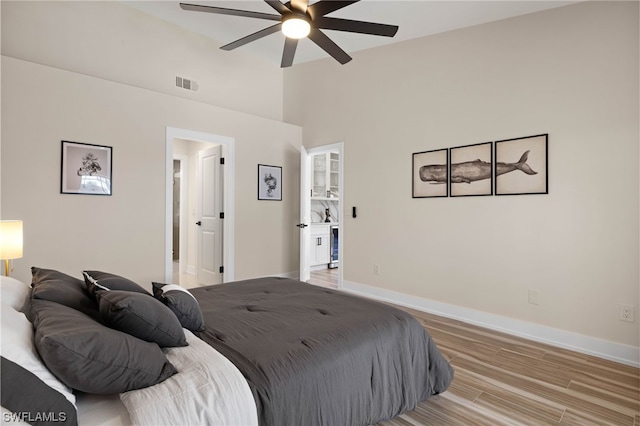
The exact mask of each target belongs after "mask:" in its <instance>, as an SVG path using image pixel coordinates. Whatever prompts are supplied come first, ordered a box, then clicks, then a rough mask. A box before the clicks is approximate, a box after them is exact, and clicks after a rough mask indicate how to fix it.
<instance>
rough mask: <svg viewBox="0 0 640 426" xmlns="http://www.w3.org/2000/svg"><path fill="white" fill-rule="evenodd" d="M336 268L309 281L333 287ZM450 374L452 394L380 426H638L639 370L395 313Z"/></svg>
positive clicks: (460, 324) (481, 330) (435, 319)
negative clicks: (412, 321)
mask: <svg viewBox="0 0 640 426" xmlns="http://www.w3.org/2000/svg"><path fill="white" fill-rule="evenodd" d="M336 273H337V270H323V271H316V272H313V273H312V276H311V280H310V281H309V283H311V284H315V285H321V286H325V287H334V288H335V287H336V286H337V278H336ZM398 308H400V309H403V310H405V311H407V312H409V313H410V314H412V315H413V316H414V317H416V318H417V319H418V321H420V323H421V324H422V325H424V327H425V329H426V330H427V331H428V332H429V334H431V336H432V337H433V339H434V340H435V341H436V343H437V344H438V347H439V348H440V350H441V352H442V353H443V355H444V356H445V357H446V358H447V360H449V362H450V363H451V365H452V366H453V368H454V370H455V378H454V380H453V383H452V384H451V387H450V388H449V390H448V391H447V392H445V393H443V394H441V395H436V396H434V397H432V398H430V399H428V400H427V401H424V402H421V403H420V404H419V405H418V407H417V408H416V409H415V410H413V411H411V412H408V413H405V414H403V415H401V416H398V417H396V418H395V419H392V420H389V421H386V422H382V423H379V425H380V426H401V425H402V426H405V425H406V426H410V425H411V426H421V425H438V426H441V425H442V426H445V425H452V426H460V425H487V426H498V425H575V426H578V425H580V426H588V425H616V426H618V425H620V426H622V425H628V426H640V369H638V368H633V367H629V366H626V365H622V364H617V363H615V362H611V361H607V360H603V359H599V358H595V357H592V356H589V355H584V354H580V353H577V352H572V351H568V350H565V349H561V348H557V347H553V346H549V345H545V344H541V343H536V342H532V341H530V340H526V339H522V338H519V337H514V336H511V335H508V334H503V333H499V332H496V331H492V330H488V329H484V328H481V327H477V326H474V325H470V324H466V323H463V322H460V321H455V320H451V319H447V318H443V317H439V316H436V315H431V314H427V313H425V312H420V311H416V310H412V309H408V308H403V307H399V306H398Z"/></svg>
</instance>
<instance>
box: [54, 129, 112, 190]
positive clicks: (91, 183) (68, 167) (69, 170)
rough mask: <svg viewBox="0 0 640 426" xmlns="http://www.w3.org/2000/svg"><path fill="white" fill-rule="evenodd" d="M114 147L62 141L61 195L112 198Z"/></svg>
mask: <svg viewBox="0 0 640 426" xmlns="http://www.w3.org/2000/svg"><path fill="white" fill-rule="evenodd" d="M112 157H113V147H110V146H104V145H92V144H88V143H81V142H71V141H62V150H61V158H60V193H62V194H81V195H112V193H113V191H112V183H113V182H112V172H113V162H112Z"/></svg>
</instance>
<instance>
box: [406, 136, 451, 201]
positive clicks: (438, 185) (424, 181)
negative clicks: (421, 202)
mask: <svg viewBox="0 0 640 426" xmlns="http://www.w3.org/2000/svg"><path fill="white" fill-rule="evenodd" d="M448 181H449V150H448V149H446V148H443V149H436V150H432V151H422V152H414V153H413V154H412V166H411V196H412V198H437V197H448V196H449V186H448V185H447V182H448Z"/></svg>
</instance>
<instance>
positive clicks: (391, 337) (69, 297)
mask: <svg viewBox="0 0 640 426" xmlns="http://www.w3.org/2000/svg"><path fill="white" fill-rule="evenodd" d="M32 271H33V281H32V286H31V288H30V287H28V286H26V285H25V284H23V283H20V282H19V281H17V280H13V279H10V278H3V279H2V282H1V283H0V289H1V290H2V299H1V302H2V324H3V325H2V332H3V334H2V346H1V348H2V361H3V364H2V369H3V374H2V407H3V408H2V411H3V413H2V415H3V421H7V420H10V421H11V422H16V423H19V422H20V421H22V420H28V421H31V423H33V424H48V423H47V421H50V422H51V421H55V423H56V424H61V423H62V424H72V425H73V424H81V425H83V424H92V425H93V424H102V425H122V424H140V425H143V424H148V425H159V424H235V425H252V424H256V425H301V424H305V425H337V424H340V425H366V424H372V423H376V422H379V421H382V420H386V419H390V418H393V417H395V416H397V415H399V414H401V413H402V412H405V411H408V410H412V409H414V408H415V407H416V405H417V404H418V403H419V402H420V401H423V400H425V399H427V398H428V397H429V396H431V395H434V394H438V393H441V392H444V391H445V390H446V389H447V388H448V386H449V384H450V383H451V380H452V379H453V370H452V368H451V366H450V365H449V363H448V362H447V361H446V360H445V359H444V358H443V357H442V355H441V354H440V352H439V350H438V348H437V346H436V345H435V343H434V342H433V340H432V339H431V337H430V336H429V335H428V333H427V332H426V331H425V329H424V327H422V326H421V325H420V324H419V323H418V322H417V321H416V320H415V319H414V318H413V317H411V316H410V315H408V314H407V313H405V312H403V311H400V310H397V309H395V308H392V307H390V306H388V305H385V304H381V303H377V302H373V301H371V300H367V299H364V298H359V297H356V296H352V295H348V294H345V293H343V292H341V291H337V290H331V289H325V288H320V287H316V286H312V285H309V284H306V283H302V282H299V281H295V280H290V279H284V278H276V277H267V278H260V279H252V280H245V281H238V282H233V283H226V284H221V285H215V286H209V287H202V288H197V289H193V290H190V292H188V291H186V290H184V289H182V288H180V287H179V286H175V285H171V284H163V283H153V294H151V293H149V292H147V291H146V290H145V289H144V288H142V287H141V286H139V285H137V284H136V283H133V282H131V281H130V280H127V279H126V278H123V277H119V276H117V275H114V274H109V273H104V272H99V271H85V272H84V273H83V274H84V279H82V280H81V279H78V278H74V277H70V276H68V275H66V274H63V273H60V272H58V271H55V270H47V269H41V268H34V269H33V270H32ZM25 301H26V302H25ZM20 311H23V312H25V313H23V312H20ZM17 323H19V324H20V326H19V327H16V326H15V325H16V324H17ZM9 324H10V325H9ZM32 324H33V325H32ZM150 324H151V326H150ZM9 328H11V330H12V331H10V332H6V331H7V330H9ZM34 330H35V331H34ZM70 336H71V337H70ZM8 342H12V343H11V344H8ZM14 342H15V344H14ZM22 346H24V348H22ZM132 348H134V349H132ZM81 352H82V353H81ZM11 363H13V364H20V363H23V364H25V365H24V366H23V367H24V369H23V370H24V371H28V372H31V373H34V374H36V375H38V374H39V375H40V376H42V377H39V380H40V381H41V382H42V383H44V384H45V385H46V387H48V388H51V389H53V390H54V392H53V394H60V395H62V397H58V402H57V403H58V404H61V405H59V406H57V405H56V406H54V405H47V406H45V407H44V408H43V407H38V406H33V398H30V397H29V393H30V392H31V393H33V392H40V391H39V390H38V391H36V390H34V389H26V388H25V389H18V387H17V386H16V383H22V382H24V380H25V379H24V377H21V376H20V374H26V373H24V371H22V370H20V368H21V367H20V366H18V367H17V368H16V367H13V366H12V367H11V368H12V369H15V370H16V371H19V372H20V371H21V372H22V373H16V372H15V371H13V370H9V369H7V371H13V373H12V374H11V375H9V376H13V377H14V380H18V381H17V382H16V381H14V382H13V383H10V382H9V381H8V380H9V378H5V374H4V373H5V366H6V365H10V364H11ZM34 366H37V368H36V367H34ZM132 372H134V373H132ZM36 382H37V381H36ZM5 392H7V395H11V398H10V399H11V400H9V397H5ZM38 394H40V393H38ZM25 401H29V402H30V404H31V405H29V404H27V405H26V406H25V405H24V404H25ZM21 404H22V405H21ZM52 407H54V408H52ZM59 407H64V408H59ZM29 413H31V414H29ZM46 413H65V414H64V417H65V419H63V420H65V421H63V422H61V421H60V420H61V419H60V418H50V417H51V414H46ZM29 416H31V417H29ZM47 416H48V417H47ZM36 417H37V418H36ZM33 420H36V421H33ZM42 420H44V421H42Z"/></svg>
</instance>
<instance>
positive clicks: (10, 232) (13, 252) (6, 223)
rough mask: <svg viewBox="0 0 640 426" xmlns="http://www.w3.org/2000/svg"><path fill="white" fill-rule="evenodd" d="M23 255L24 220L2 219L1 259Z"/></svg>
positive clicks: (0, 229)
mask: <svg viewBox="0 0 640 426" xmlns="http://www.w3.org/2000/svg"><path fill="white" fill-rule="evenodd" d="M21 257H22V221H21V220H0V259H19V258H21Z"/></svg>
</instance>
